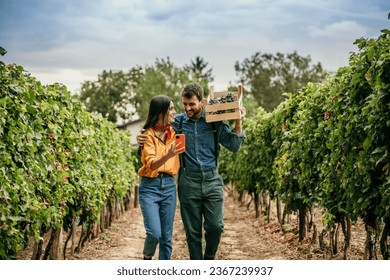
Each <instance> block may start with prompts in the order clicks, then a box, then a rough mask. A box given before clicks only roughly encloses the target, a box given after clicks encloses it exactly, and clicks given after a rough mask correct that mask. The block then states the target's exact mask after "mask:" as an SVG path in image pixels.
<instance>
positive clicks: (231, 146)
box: [219, 123, 245, 153]
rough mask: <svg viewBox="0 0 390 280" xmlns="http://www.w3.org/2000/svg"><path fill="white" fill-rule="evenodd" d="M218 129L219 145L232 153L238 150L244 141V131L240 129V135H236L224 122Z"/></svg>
mask: <svg viewBox="0 0 390 280" xmlns="http://www.w3.org/2000/svg"><path fill="white" fill-rule="evenodd" d="M220 131H221V132H220V133H221V134H220V136H219V141H220V143H221V145H223V146H224V147H225V148H226V149H228V150H229V151H231V152H233V153H236V152H238V151H239V150H240V148H241V146H242V143H243V142H244V139H245V131H242V134H241V135H237V134H236V133H234V132H233V130H231V129H230V128H229V126H228V125H227V124H226V123H222V128H221V130H220Z"/></svg>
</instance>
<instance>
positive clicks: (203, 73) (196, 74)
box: [184, 56, 214, 83]
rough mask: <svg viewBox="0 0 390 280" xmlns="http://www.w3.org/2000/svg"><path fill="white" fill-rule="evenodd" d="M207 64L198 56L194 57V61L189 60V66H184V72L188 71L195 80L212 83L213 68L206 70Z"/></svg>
mask: <svg viewBox="0 0 390 280" xmlns="http://www.w3.org/2000/svg"><path fill="white" fill-rule="evenodd" d="M208 64H209V63H208V62H205V61H204V59H203V58H202V57H200V56H197V57H195V61H194V60H191V63H190V65H185V66H184V70H187V71H189V73H190V74H191V76H193V78H195V79H201V80H205V81H207V82H208V83H210V82H212V81H214V77H213V68H210V69H207V66H208Z"/></svg>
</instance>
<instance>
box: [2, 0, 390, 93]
mask: <svg viewBox="0 0 390 280" xmlns="http://www.w3.org/2000/svg"><path fill="white" fill-rule="evenodd" d="M389 12H390V1H389V0H370V1H369V0H359V1H357V0H273V1H270V0H257V1H256V0H231V1H229V0H205V1H201V0H190V1H188V0H171V1H168V0H145V1H142V0H91V1H87V0H66V1H62V0H0V46H1V47H3V48H4V49H6V50H7V53H6V54H5V55H4V56H0V60H2V61H4V62H5V63H6V64H11V63H15V64H17V65H21V66H23V67H24V69H25V70H26V71H27V72H29V73H30V74H31V75H32V76H34V77H36V78H37V80H39V81H40V82H41V83H43V84H52V83H55V82H58V83H62V84H64V85H65V86H66V87H67V88H68V89H69V90H70V91H72V92H74V93H77V92H78V91H79V90H80V88H81V84H82V83H83V82H85V81H95V80H97V78H98V75H99V74H101V73H102V72H103V71H104V70H107V71H108V70H113V71H117V70H123V71H128V70H129V69H131V68H133V67H136V66H141V67H145V66H153V65H154V64H155V61H156V59H166V58H168V57H169V59H170V61H171V62H173V63H174V64H175V65H176V66H178V67H183V66H184V65H188V64H190V63H191V61H193V60H195V57H197V56H200V57H202V58H203V59H204V61H206V62H207V63H208V66H209V68H212V70H213V74H214V82H213V85H214V88H215V89H216V90H225V89H227V87H228V85H229V83H232V84H233V85H235V84H236V83H237V82H238V76H237V75H236V72H235V70H234V64H235V63H236V62H243V61H244V60H245V59H247V58H250V57H252V56H253V55H254V54H255V53H257V52H260V53H271V54H276V53H277V52H280V53H284V54H287V53H292V52H294V51H296V52H297V53H298V54H299V55H300V56H304V57H307V56H310V58H311V60H312V63H313V64H316V63H318V62H320V63H321V64H322V66H323V68H324V69H325V70H328V71H337V69H338V68H340V67H343V66H346V65H348V58H349V56H350V53H351V52H356V51H357V47H356V46H355V45H354V44H353V43H354V41H355V40H356V39H359V38H362V37H363V38H376V37H378V36H379V35H380V33H381V32H380V31H381V30H382V29H390V20H389V19H388V14H389Z"/></svg>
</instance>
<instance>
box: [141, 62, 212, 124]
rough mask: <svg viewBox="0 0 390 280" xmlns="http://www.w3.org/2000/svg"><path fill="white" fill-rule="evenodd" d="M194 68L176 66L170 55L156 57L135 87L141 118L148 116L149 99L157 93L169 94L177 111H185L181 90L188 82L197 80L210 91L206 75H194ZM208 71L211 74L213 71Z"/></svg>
mask: <svg viewBox="0 0 390 280" xmlns="http://www.w3.org/2000/svg"><path fill="white" fill-rule="evenodd" d="M202 65H203V64H202ZM206 65H207V63H206ZM202 69H204V68H202ZM193 70H194V69H191V68H189V67H187V66H185V67H183V68H180V67H177V66H175V65H174V63H173V62H171V61H170V59H169V57H167V58H166V59H156V62H155V65H154V66H147V67H145V70H144V75H143V76H142V79H141V80H140V83H139V85H138V86H137V88H136V89H135V91H136V92H137V95H136V96H135V97H134V104H135V108H136V110H137V113H138V115H139V116H140V118H141V119H145V118H146V116H147V113H148V109H149V108H148V107H149V101H150V99H151V98H152V97H153V96H155V95H159V94H165V95H168V96H169V97H171V98H172V100H173V101H174V103H175V108H176V111H178V112H181V111H183V105H182V101H181V92H182V90H183V88H184V86H185V85H186V84H188V83H190V82H197V83H199V84H201V85H202V87H203V88H204V90H205V91H206V90H207V91H208V89H207V86H208V80H207V79H205V76H204V75H194V73H195V72H194V71H193ZM196 73H198V74H199V73H202V72H196ZM206 73H209V74H207V75H211V72H206Z"/></svg>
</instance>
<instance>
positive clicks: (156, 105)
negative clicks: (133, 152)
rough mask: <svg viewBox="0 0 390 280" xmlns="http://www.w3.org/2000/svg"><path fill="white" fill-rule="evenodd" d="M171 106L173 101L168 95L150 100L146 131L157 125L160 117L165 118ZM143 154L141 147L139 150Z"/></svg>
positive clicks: (157, 96)
mask: <svg viewBox="0 0 390 280" xmlns="http://www.w3.org/2000/svg"><path fill="white" fill-rule="evenodd" d="M170 105H171V99H170V98H169V97H168V96H166V95H156V96H154V97H153V98H152V99H151V100H150V104H149V113H148V118H147V119H146V122H145V124H144V126H143V128H144V129H148V128H151V127H153V126H155V125H156V123H157V122H158V118H159V116H160V115H163V116H165V115H166V114H167V112H168V110H169V106H170ZM138 153H139V154H141V147H139V149H138Z"/></svg>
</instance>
